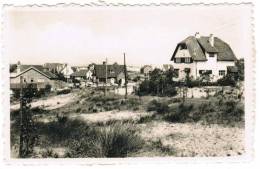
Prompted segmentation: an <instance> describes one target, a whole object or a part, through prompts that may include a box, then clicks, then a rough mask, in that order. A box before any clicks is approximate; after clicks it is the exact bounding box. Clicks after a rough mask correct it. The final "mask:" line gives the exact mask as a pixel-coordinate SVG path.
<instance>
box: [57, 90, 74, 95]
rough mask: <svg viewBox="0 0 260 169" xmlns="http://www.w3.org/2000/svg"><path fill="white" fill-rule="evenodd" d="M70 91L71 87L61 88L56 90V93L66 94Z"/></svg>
mask: <svg viewBox="0 0 260 169" xmlns="http://www.w3.org/2000/svg"><path fill="white" fill-rule="evenodd" d="M70 92H71V89H63V90H59V91H57V95H61V94H68V93H70Z"/></svg>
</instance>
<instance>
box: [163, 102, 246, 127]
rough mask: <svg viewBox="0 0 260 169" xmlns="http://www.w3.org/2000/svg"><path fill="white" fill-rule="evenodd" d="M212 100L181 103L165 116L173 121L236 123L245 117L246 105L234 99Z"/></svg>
mask: <svg viewBox="0 0 260 169" xmlns="http://www.w3.org/2000/svg"><path fill="white" fill-rule="evenodd" d="M219 102H220V101H219V100H210V101H208V102H206V103H205V102H204V103H201V104H199V105H196V106H194V105H193V104H189V103H181V104H179V106H178V107H177V109H174V110H173V111H170V112H169V113H168V114H166V115H165V116H164V118H165V119H166V120H168V121H171V122H180V123H183V122H197V121H201V122H203V123H204V124H224V125H234V124H235V123H237V122H242V121H243V119H244V106H243V104H241V103H240V102H237V101H234V100H223V99H221V104H219Z"/></svg>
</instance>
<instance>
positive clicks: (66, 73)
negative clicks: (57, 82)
mask: <svg viewBox="0 0 260 169" xmlns="http://www.w3.org/2000/svg"><path fill="white" fill-rule="evenodd" d="M61 73H62V74H63V75H64V77H65V78H67V79H68V78H70V75H71V74H72V73H74V71H73V69H72V67H71V66H70V65H68V64H65V65H64V68H63V69H62V70H61Z"/></svg>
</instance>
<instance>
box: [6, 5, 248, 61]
mask: <svg viewBox="0 0 260 169" xmlns="http://www.w3.org/2000/svg"><path fill="white" fill-rule="evenodd" d="M250 17H251V6H249V5H231V6H223V5H218V6H171V7H66V8H65V7H64V8H62V7H41V8H39V7H23V8H21V7H11V8H6V9H5V10H4V31H3V32H4V34H3V40H4V41H3V46H4V53H3V54H4V56H6V57H9V58H10V63H17V62H18V61H20V62H21V63H22V64H43V63H46V62H61V63H69V64H71V65H80V66H82V65H87V64H89V63H92V62H94V63H102V61H104V60H105V59H106V58H107V59H108V62H109V63H114V62H117V63H123V53H126V62H127V64H129V65H138V66H140V65H145V64H153V65H161V64H169V63H171V61H170V58H171V56H172V54H173V52H174V49H175V47H176V44H177V43H178V42H180V41H182V40H183V39H185V38H186V37H188V36H192V35H194V34H195V33H196V32H200V34H201V36H208V35H209V34H211V33H212V34H214V36H217V37H219V38H221V39H222V40H224V41H225V42H226V43H228V44H229V45H230V46H231V48H232V49H233V51H234V53H235V55H236V56H237V58H242V57H243V58H246V57H249V56H250V55H252V54H253V53H252V48H253V47H252V30H251V25H250V23H251V18H250Z"/></svg>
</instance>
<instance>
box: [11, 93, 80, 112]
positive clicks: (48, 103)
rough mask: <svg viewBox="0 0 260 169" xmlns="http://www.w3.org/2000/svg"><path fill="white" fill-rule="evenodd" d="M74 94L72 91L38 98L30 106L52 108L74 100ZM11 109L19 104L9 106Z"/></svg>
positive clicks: (16, 107) (15, 108) (17, 107)
mask: <svg viewBox="0 0 260 169" xmlns="http://www.w3.org/2000/svg"><path fill="white" fill-rule="evenodd" d="M75 98H76V95H75V94H73V93H69V94H64V95H57V96H52V97H49V98H47V99H39V100H36V101H34V102H32V103H31V106H32V108H34V107H43V108H44V109H46V110H53V109H57V108H60V107H63V106H64V105H66V104H68V103H70V102H72V101H74V100H75ZM10 108H11V110H17V109H19V108H20V104H15V105H11V106H10Z"/></svg>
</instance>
